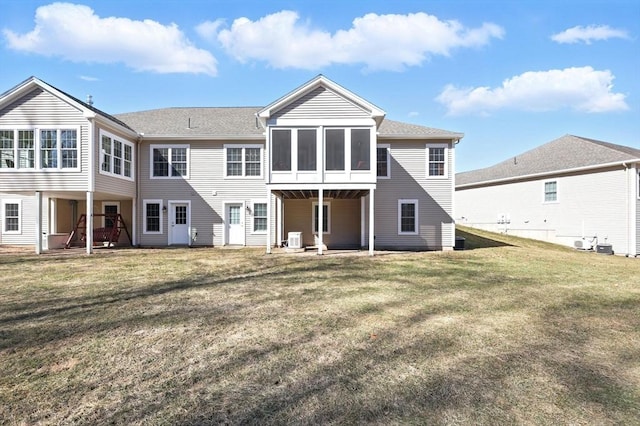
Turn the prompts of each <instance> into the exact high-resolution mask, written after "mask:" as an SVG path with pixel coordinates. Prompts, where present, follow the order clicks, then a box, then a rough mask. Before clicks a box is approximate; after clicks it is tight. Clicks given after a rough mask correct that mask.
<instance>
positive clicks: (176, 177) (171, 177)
mask: <svg viewBox="0 0 640 426" xmlns="http://www.w3.org/2000/svg"><path fill="white" fill-rule="evenodd" d="M162 148H167V149H169V155H168V157H169V158H168V161H169V176H154V175H153V150H154V149H162ZM173 148H186V149H187V174H185V175H182V176H171V155H172V152H171V150H172V149H173ZM190 175H191V146H190V145H188V144H181V145H180V144H151V145H149V179H189V176H190Z"/></svg>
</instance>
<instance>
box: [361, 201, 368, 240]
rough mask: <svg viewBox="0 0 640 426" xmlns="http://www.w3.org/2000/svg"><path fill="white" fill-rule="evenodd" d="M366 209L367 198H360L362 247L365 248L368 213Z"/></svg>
mask: <svg viewBox="0 0 640 426" xmlns="http://www.w3.org/2000/svg"><path fill="white" fill-rule="evenodd" d="M366 208H367V203H366V202H365V197H360V247H364V242H365V232H366V231H367V227H366V220H367V212H366V211H365V209H366Z"/></svg>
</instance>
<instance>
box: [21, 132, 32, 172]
mask: <svg viewBox="0 0 640 426" xmlns="http://www.w3.org/2000/svg"><path fill="white" fill-rule="evenodd" d="M35 167H36V142H35V132H34V131H33V130H18V168H20V169H34V168H35Z"/></svg>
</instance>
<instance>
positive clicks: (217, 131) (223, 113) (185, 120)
mask: <svg viewBox="0 0 640 426" xmlns="http://www.w3.org/2000/svg"><path fill="white" fill-rule="evenodd" d="M259 109H260V107H237V108H231V107H226V108H161V109H152V110H149V111H140V112H130V113H126V114H116V117H117V118H118V119H120V120H122V121H124V122H125V123H127V124H128V125H129V126H131V127H133V128H134V129H136V131H137V132H138V133H144V135H145V136H178V137H189V136H209V137H212V138H224V137H231V138H238V137H240V138H242V137H260V136H262V134H263V133H264V129H263V128H262V126H260V124H259V123H258V122H257V120H256V116H255V114H256V112H257V111H258V110H259Z"/></svg>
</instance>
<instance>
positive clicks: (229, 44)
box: [199, 10, 504, 70]
mask: <svg viewBox="0 0 640 426" xmlns="http://www.w3.org/2000/svg"><path fill="white" fill-rule="evenodd" d="M203 25H204V27H203V28H202V29H201V31H199V33H200V34H201V35H202V36H205V38H207V39H209V40H210V41H216V39H217V41H218V42H219V43H220V44H221V45H222V46H223V47H224V49H225V50H226V51H227V52H228V53H229V54H230V55H231V56H233V57H235V58H236V59H237V60H239V61H241V62H247V61H254V60H255V61H265V62H268V63H269V64H270V65H271V66H272V67H274V68H302V69H318V68H321V67H325V66H329V65H332V64H364V65H365V67H366V68H367V69H369V70H402V69H403V68H405V67H410V66H418V65H421V64H422V63H423V62H424V61H425V60H428V59H429V58H430V57H431V56H434V55H444V56H448V55H450V54H451V52H452V51H453V50H454V49H458V48H472V47H481V46H484V45H486V44H488V43H489V42H490V41H491V39H493V38H502V37H503V35H504V30H503V29H502V28H501V27H499V26H498V25H495V24H491V23H485V24H483V25H482V26H480V27H478V28H466V27H464V26H463V25H462V24H460V23H459V22H457V21H441V20H439V19H438V18H437V17H435V16H432V15H428V14H426V13H412V14H407V15H377V14H375V13H369V14H367V15H365V16H362V17H359V18H356V19H354V20H353V25H352V27H351V28H349V29H347V30H338V31H336V32H335V33H333V34H332V33H330V32H328V31H325V30H322V29H318V28H314V27H313V26H312V25H311V24H310V23H309V22H308V21H304V22H302V21H300V17H299V16H298V14H297V13H296V12H293V11H287V10H284V11H281V12H278V13H274V14H271V15H267V16H264V17H262V18H260V19H258V20H256V21H251V20H250V19H248V18H239V19H236V20H234V21H233V23H232V24H231V27H230V28H228V29H222V30H220V31H219V32H218V34H217V37H215V38H214V32H215V31H213V32H212V31H205V29H207V28H208V27H206V25H210V27H211V28H215V29H217V27H218V26H219V25H220V22H218V21H216V22H214V23H204V24H202V25H201V27H202V26H203Z"/></svg>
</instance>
